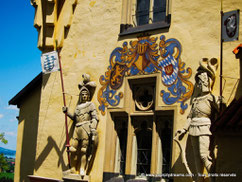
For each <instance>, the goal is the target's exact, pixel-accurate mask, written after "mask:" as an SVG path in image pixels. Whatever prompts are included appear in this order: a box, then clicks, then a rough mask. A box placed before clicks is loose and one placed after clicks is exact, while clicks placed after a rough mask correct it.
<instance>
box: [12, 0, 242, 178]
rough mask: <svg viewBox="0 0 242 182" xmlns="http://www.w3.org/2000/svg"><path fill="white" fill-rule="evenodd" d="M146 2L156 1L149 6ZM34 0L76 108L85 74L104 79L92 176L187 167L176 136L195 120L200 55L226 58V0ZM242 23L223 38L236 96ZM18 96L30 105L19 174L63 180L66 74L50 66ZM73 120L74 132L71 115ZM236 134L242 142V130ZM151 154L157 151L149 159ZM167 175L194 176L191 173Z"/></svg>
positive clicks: (230, 4) (44, 38)
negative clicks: (236, 35)
mask: <svg viewBox="0 0 242 182" xmlns="http://www.w3.org/2000/svg"><path fill="white" fill-rule="evenodd" d="M141 2H143V3H146V4H145V5H144V6H143V7H146V8H143V9H142V3H141ZM31 3H32V5H33V7H34V8H35V10H36V13H35V20H34V27H35V28H36V29H37V31H38V33H39V36H38V45H37V46H38V48H39V49H40V50H41V51H42V52H43V53H46V52H49V51H53V50H56V49H58V50H59V53H60V59H61V63H62V70H63V78H64V87H65V95H66V103H67V106H68V107H69V108H70V110H71V111H74V109H75V106H76V104H77V102H78V96H79V90H78V84H79V83H80V82H81V81H82V74H84V73H87V74H89V75H90V77H91V80H92V81H95V82H96V84H97V88H96V92H95V94H94V97H93V99H92V101H93V102H94V103H95V105H96V107H97V111H98V114H99V124H98V129H97V130H98V135H99V144H98V148H97V152H96V156H95V160H94V164H93V167H92V170H91V172H90V175H89V181H90V182H99V181H109V180H113V179H116V177H120V176H123V179H124V180H125V181H127V180H131V179H135V178H137V177H140V176H142V175H143V174H146V175H147V176H149V177H150V178H149V179H150V180H151V179H153V180H156V181H161V178H160V177H161V176H162V174H184V173H186V170H185V167H184V165H183V164H182V161H181V156H180V148H179V147H178V145H177V144H176V143H175V142H174V140H173V138H174V136H175V132H176V131H177V130H178V129H180V128H182V127H183V126H184V125H185V123H186V118H187V115H188V114H189V111H190V107H191V102H190V99H191V98H192V97H193V95H192V94H193V91H194V89H195V80H194V76H195V74H196V70H197V68H198V66H199V61H200V60H202V59H203V58H208V59H211V58H217V59H218V60H219V59H220V35H221V34H220V32H221V14H220V11H221V1H220V0H205V1H203V2H201V1H199V0H193V1H190V0H183V1H180V0H162V1H156V0H150V1H138V0H137V1H136V0H112V1H111V0H109V1H108V0H103V1H100V0H99V1H98V0H97V1H93V0H84V1H81V0H31ZM147 4H148V5H149V6H147ZM147 7H148V11H145V9H147ZM139 8H140V9H139ZM222 8H223V11H224V12H228V11H232V10H238V9H242V1H241V0H230V1H224V2H223V4H222ZM157 9H158V10H157ZM147 12H148V13H147ZM33 16H34V15H33ZM239 26H240V27H239V29H240V32H239V39H238V40H236V41H232V42H224V43H223V96H224V98H225V102H226V104H227V105H229V104H230V103H231V101H232V100H233V99H234V98H236V99H239V98H240V97H241V96H242V85H241V81H240V78H241V62H240V60H238V59H236V58H235V55H234V54H233V53H232V51H233V49H234V48H235V47H237V46H238V44H239V43H241V42H242V33H241V29H242V27H241V26H242V20H241V19H240V20H239ZM36 64H39V63H36ZM219 74H220V73H219V69H218V71H217V74H216V81H215V84H214V88H213V91H212V93H213V94H214V95H219V90H220V88H219V85H220V84H219V78H220V77H219ZM10 104H15V105H18V107H19V108H20V114H19V126H18V137H17V140H18V141H17V152H16V162H15V163H16V166H15V176H14V180H15V181H29V178H28V175H31V177H32V180H37V181H41V180H44V179H46V180H53V181H55V180H56V181H58V180H62V177H63V175H62V172H63V171H65V170H67V169H68V160H67V154H66V148H65V144H66V138H65V120H64V114H63V112H62V106H63V98H62V90H61V80H60V73H59V72H54V73H51V74H42V73H41V74H40V75H38V76H37V77H36V78H35V79H34V80H33V81H32V82H31V83H30V84H29V85H27V86H26V87H25V88H24V89H23V90H22V91H20V93H19V94H17V95H16V96H15V97H14V98H13V99H12V100H11V101H10ZM68 127H69V132H70V137H71V135H72V134H73V122H72V121H71V120H68ZM224 140H226V139H224ZM236 140H238V141H241V137H239V136H238V137H236ZM185 141H186V140H183V143H182V146H183V147H185V145H186V142H185ZM235 145H237V144H236V142H235ZM240 148H241V147H240ZM188 150H189V147H188ZM144 151H146V152H144ZM240 151H241V149H240ZM142 152H143V154H144V156H143V157H142V155H143V154H142ZM220 152H221V151H220ZM188 153H189V152H188ZM215 153H217V151H216V150H215ZM227 153H228V155H230V152H227ZM215 156H216V155H215ZM142 158H149V159H148V160H146V161H143V162H142V161H139V159H142ZM187 158H188V159H189V158H190V157H189V156H188V157H187ZM190 160H191V161H192V158H190ZM225 161H226V162H228V163H229V162H230V161H228V160H225ZM188 162H189V160H188ZM228 166H229V164H228ZM220 168H221V166H216V169H217V170H218V171H220V172H221V173H222V172H224V173H226V172H228V173H233V171H229V170H228V169H229V168H226V167H223V168H222V169H223V170H224V171H221V170H219V169H220ZM227 170H228V171H227ZM239 171H241V170H238V171H234V173H236V174H237V176H236V177H233V178H230V179H229V180H228V178H222V180H223V181H227V180H228V181H240V180H239V179H241V178H242V177H241V176H240V174H239ZM152 177H153V178H152ZM42 178H43V179H42ZM163 178H164V179H163V180H165V181H181V182H182V181H184V182H185V181H191V178H190V177H181V176H180V177H169V178H168V177H167V176H165V175H164V176H163ZM216 180H217V181H219V178H218V179H216ZM220 180H221V179H220Z"/></svg>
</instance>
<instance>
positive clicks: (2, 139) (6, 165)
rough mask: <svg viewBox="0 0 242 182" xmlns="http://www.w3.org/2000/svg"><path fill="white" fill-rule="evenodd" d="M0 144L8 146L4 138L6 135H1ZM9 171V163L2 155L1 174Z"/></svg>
mask: <svg viewBox="0 0 242 182" xmlns="http://www.w3.org/2000/svg"><path fill="white" fill-rule="evenodd" d="M0 142H2V143H4V144H7V143H8V141H7V140H6V139H5V138H4V133H0ZM8 169H9V165H8V162H7V160H6V158H5V157H4V155H3V154H0V172H2V171H6V170H8Z"/></svg>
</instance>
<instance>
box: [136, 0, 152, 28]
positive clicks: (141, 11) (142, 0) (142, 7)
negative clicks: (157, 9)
mask: <svg viewBox="0 0 242 182" xmlns="http://www.w3.org/2000/svg"><path fill="white" fill-rule="evenodd" d="M149 10H150V0H137V9H136V20H137V25H138V26H139V25H145V24H148V23H149Z"/></svg>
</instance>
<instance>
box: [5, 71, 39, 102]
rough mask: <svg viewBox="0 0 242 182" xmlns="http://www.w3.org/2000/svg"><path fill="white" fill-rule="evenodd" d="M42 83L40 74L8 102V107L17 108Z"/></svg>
mask: <svg viewBox="0 0 242 182" xmlns="http://www.w3.org/2000/svg"><path fill="white" fill-rule="evenodd" d="M41 83H42V72H41V73H40V74H38V75H37V76H36V77H35V78H34V79H33V80H32V81H31V82H30V83H29V84H27V85H26V86H25V87H24V88H23V89H22V90H21V91H20V92H19V93H17V95H15V96H14V97H13V98H12V99H11V100H10V101H9V102H8V104H9V105H17V106H19V104H20V102H21V101H22V100H23V99H24V98H25V97H26V96H27V95H28V94H29V93H30V92H31V91H32V90H33V89H34V88H36V87H37V86H39V85H40V84H41Z"/></svg>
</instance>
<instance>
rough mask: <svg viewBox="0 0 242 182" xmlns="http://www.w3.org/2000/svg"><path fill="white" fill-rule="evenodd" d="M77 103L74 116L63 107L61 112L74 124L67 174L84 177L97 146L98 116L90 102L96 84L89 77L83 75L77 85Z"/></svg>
mask: <svg viewBox="0 0 242 182" xmlns="http://www.w3.org/2000/svg"><path fill="white" fill-rule="evenodd" d="M78 86H79V89H80V95H79V102H78V104H77V106H76V108H75V112H74V114H72V113H70V112H69V111H68V108H67V107H63V112H64V113H67V116H68V117H69V118H70V119H72V120H73V121H74V123H75V129H74V134H73V137H72V139H71V146H70V152H71V163H70V165H71V169H70V170H69V173H73V174H80V175H81V176H85V175H87V173H88V170H89V169H90V167H91V165H92V160H93V157H94V154H95V151H96V148H97V144H98V135H97V130H96V129H97V124H98V116H97V111H96V107H95V105H94V103H92V102H90V100H91V99H92V96H93V94H94V91H95V88H96V84H95V82H91V81H90V76H89V75H87V74H84V75H83V82H81V83H80V84H79V85H78Z"/></svg>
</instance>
